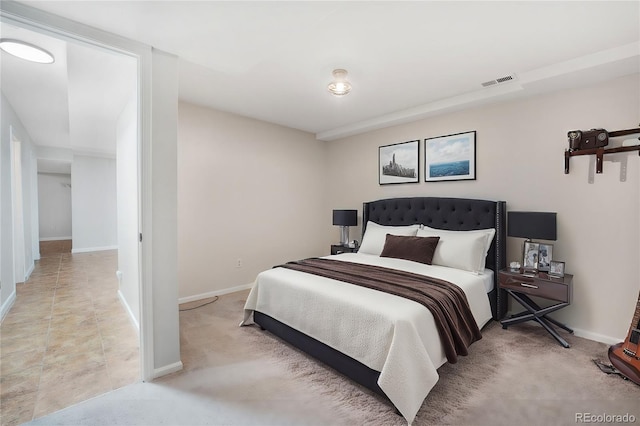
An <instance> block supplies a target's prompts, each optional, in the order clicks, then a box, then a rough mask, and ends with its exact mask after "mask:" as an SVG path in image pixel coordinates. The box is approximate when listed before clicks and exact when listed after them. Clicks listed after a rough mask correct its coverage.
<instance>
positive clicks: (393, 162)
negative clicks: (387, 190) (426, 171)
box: [378, 140, 420, 185]
mask: <svg viewBox="0 0 640 426" xmlns="http://www.w3.org/2000/svg"><path fill="white" fill-rule="evenodd" d="M419 151H420V141H419V140H415V141H409V142H402V143H396V144H393V145H384V146H381V147H379V148H378V183H379V184H380V185H387V184H390V183H417V182H419V181H420V178H419V176H418V173H419V172H418V158H419V157H420V155H419Z"/></svg>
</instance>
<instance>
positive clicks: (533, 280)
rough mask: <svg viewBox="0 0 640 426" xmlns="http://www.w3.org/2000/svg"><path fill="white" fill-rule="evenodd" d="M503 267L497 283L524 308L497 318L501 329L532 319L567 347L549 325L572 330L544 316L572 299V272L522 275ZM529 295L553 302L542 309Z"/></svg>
mask: <svg viewBox="0 0 640 426" xmlns="http://www.w3.org/2000/svg"><path fill="white" fill-rule="evenodd" d="M521 272H522V271H520V272H512V271H510V270H508V269H503V270H501V271H500V272H499V273H498V286H499V287H500V288H501V289H504V290H505V291H506V292H507V293H509V294H510V295H511V297H513V299H514V300H515V301H516V302H518V303H519V304H520V305H522V306H523V307H524V308H525V309H526V310H525V311H524V312H520V313H519V314H515V315H511V316H510V317H509V318H507V319H503V320H502V321H500V323H501V324H502V328H505V329H506V328H507V327H508V326H510V325H514V324H519V323H521V322H525V321H530V320H533V321H536V322H538V323H539V324H540V325H541V326H543V327H544V328H545V330H547V331H548V332H549V334H551V335H552V336H553V337H554V338H555V339H556V340H557V341H558V342H559V343H560V344H561V345H562V346H564V347H565V348H568V347H569V344H568V343H567V341H566V340H564V339H563V338H562V337H561V336H560V335H559V334H558V332H557V331H556V329H555V328H554V327H553V325H552V324H555V325H556V326H558V327H560V328H562V329H564V330H566V331H568V332H569V333H571V334H573V330H572V329H570V328H569V327H567V326H566V325H564V324H562V323H560V322H558V321H556V320H554V319H553V318H550V317H548V316H547V314H550V313H551V312H554V311H557V310H558V309H562V308H564V307H565V306H569V305H570V304H571V300H572V299H573V275H571V274H565V275H564V277H552V276H549V275H548V274H547V273H545V272H538V273H537V274H523V273H521ZM529 296H535V297H541V298H543V299H547V300H553V301H555V302H557V303H555V304H554V305H551V306H547V307H545V308H541V307H540V306H538V305H537V304H536V303H535V302H534V301H533V300H531V298H530V297H529Z"/></svg>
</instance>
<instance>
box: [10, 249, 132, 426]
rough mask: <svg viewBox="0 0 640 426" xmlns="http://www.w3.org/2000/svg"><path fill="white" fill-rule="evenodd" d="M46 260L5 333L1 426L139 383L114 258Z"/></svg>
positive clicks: (63, 254) (51, 254) (24, 289)
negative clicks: (120, 297)
mask: <svg viewBox="0 0 640 426" xmlns="http://www.w3.org/2000/svg"><path fill="white" fill-rule="evenodd" d="M40 256H41V259H40V260H39V261H37V262H36V266H35V269H34V271H33V273H32V274H31V277H30V278H29V280H28V281H27V282H26V283H23V284H18V285H17V297H16V302H15V304H14V306H13V307H12V308H11V310H10V311H9V313H8V314H7V315H6V317H5V319H4V321H3V322H2V325H1V326H0V345H1V346H0V424H1V425H3V426H4V425H7V426H9V425H17V424H20V423H23V422H26V421H30V420H32V419H35V418H38V417H41V416H43V415H45V414H49V413H52V412H54V411H57V410H60V409H62V408H64V407H67V406H70V405H73V404H76V403H78V402H80V401H84V400H87V399H89V398H92V397H94V396H96V395H100V394H103V393H106V392H108V391H111V390H113V389H117V388H120V387H122V386H125V385H128V384H131V383H135V382H137V381H138V380H139V346H138V334H137V331H136V330H135V327H134V326H133V324H132V322H131V320H130V318H129V317H128V315H127V313H126V311H125V309H124V307H123V305H122V303H121V302H120V299H119V298H118V295H117V291H118V281H117V279H116V275H115V271H116V269H117V259H118V255H117V251H115V250H111V251H100V252H92V253H80V254H71V241H48V242H42V243H41V244H40Z"/></svg>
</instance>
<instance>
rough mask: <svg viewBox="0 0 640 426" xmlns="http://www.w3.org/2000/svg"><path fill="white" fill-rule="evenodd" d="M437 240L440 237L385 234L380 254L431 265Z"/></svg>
mask: <svg viewBox="0 0 640 426" xmlns="http://www.w3.org/2000/svg"><path fill="white" fill-rule="evenodd" d="M439 240H440V237H407V236H400V235H391V234H387V238H386V240H385V243H384V248H383V249H382V253H381V254H380V256H381V257H395V258H396V259H405V260H412V261H414V262H420V263H426V264H427V265H431V261H432V260H433V254H434V253H435V252H436V247H437V245H438V241H439Z"/></svg>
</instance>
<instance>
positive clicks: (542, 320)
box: [536, 317, 569, 348]
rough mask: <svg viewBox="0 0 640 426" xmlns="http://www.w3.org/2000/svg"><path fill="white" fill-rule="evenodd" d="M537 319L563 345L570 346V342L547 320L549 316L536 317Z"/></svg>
mask: <svg viewBox="0 0 640 426" xmlns="http://www.w3.org/2000/svg"><path fill="white" fill-rule="evenodd" d="M536 321H537V322H538V323H539V324H540V325H541V326H543V327H544V328H545V330H547V331H548V332H549V334H551V335H552V336H553V337H554V338H555V339H556V340H557V341H558V342H559V343H560V344H561V345H562V346H564V347H565V348H568V347H569V344H568V343H567V341H566V340H564V339H563V338H562V337H561V336H560V335H559V334H558V332H557V331H556V330H555V329H554V328H553V327H552V326H551V325H550V324H549V323H548V322H547V318H542V317H541V318H536Z"/></svg>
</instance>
